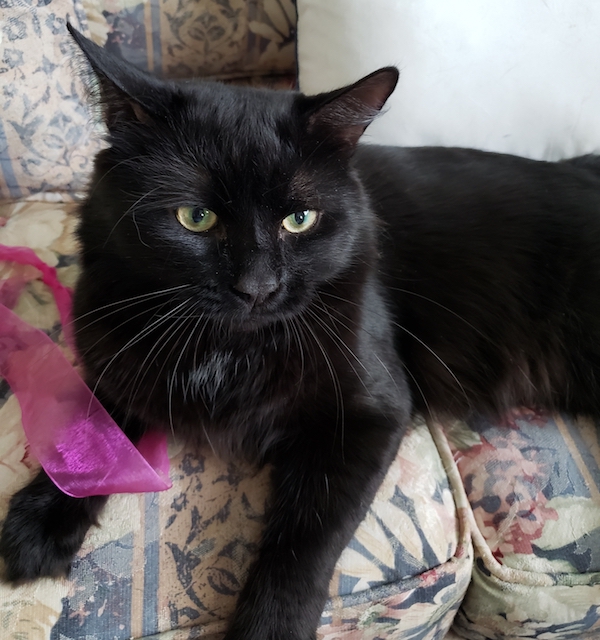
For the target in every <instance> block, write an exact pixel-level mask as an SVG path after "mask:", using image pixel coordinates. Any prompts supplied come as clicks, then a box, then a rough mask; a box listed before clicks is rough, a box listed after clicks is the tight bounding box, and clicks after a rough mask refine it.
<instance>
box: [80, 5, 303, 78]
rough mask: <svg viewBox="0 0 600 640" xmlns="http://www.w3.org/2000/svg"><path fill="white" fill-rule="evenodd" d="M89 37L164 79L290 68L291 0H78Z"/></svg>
mask: <svg viewBox="0 0 600 640" xmlns="http://www.w3.org/2000/svg"><path fill="white" fill-rule="evenodd" d="M83 6H84V8H85V11H86V14H87V16H88V20H89V25H90V30H91V34H92V39H93V40H94V41H95V42H97V43H98V44H100V45H102V46H103V47H105V48H106V49H107V50H110V51H112V52H114V53H116V54H117V55H119V56H121V57H123V58H125V59H126V60H129V61H130V62H133V63H134V64H136V65H137V66H139V67H141V68H142V69H146V70H148V71H152V72H154V73H156V74H157V75H159V76H162V77H167V78H191V77H218V78H223V79H226V78H241V77H253V76H257V75H258V76H272V75H281V74H283V75H288V76H293V74H294V73H295V64H296V62H295V60H296V56H295V47H296V9H295V6H294V3H293V1H292V0H112V1H111V2H99V1H98V0H83Z"/></svg>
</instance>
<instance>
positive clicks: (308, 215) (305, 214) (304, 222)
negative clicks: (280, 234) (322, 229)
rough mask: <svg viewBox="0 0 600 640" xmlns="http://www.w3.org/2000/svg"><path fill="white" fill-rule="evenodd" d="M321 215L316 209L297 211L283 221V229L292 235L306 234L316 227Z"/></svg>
mask: <svg viewBox="0 0 600 640" xmlns="http://www.w3.org/2000/svg"><path fill="white" fill-rule="evenodd" d="M318 218H319V214H318V213H317V212H316V211H315V210H314V209H306V210H305V211H297V212H296V213H292V214H291V215H289V216H287V217H286V218H284V219H283V222H282V223H281V224H282V226H283V228H284V229H285V230H286V231H289V232H290V233H304V232H305V231H308V230H309V229H312V227H314V226H315V224H316V222H317V219H318Z"/></svg>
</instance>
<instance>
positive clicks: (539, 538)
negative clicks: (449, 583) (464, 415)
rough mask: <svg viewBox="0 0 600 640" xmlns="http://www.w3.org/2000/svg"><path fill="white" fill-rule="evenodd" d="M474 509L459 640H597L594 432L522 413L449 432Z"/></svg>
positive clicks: (599, 534)
mask: <svg viewBox="0 0 600 640" xmlns="http://www.w3.org/2000/svg"><path fill="white" fill-rule="evenodd" d="M450 433H451V440H452V444H453V448H454V451H455V457H456V461H457V464H458V469H459V470H460V474H461V477H462V479H463V482H464V487H465V490H466V494H467V496H468V499H469V502H470V504H471V507H472V509H473V511H472V516H471V522H472V529H473V542H474V545H475V557H476V568H475V571H474V574H473V582H472V584H471V586H470V587H469V590H468V592H467V596H466V598H465V601H464V603H463V606H462V608H461V610H460V612H459V614H458V616H457V620H456V626H455V630H456V631H457V632H459V633H460V635H462V636H463V637H465V638H473V639H477V640H479V639H481V638H504V637H507V638H510V637H517V636H518V637H528V638H544V640H559V639H560V640H563V639H566V638H577V639H580V638H598V637H600V437H599V436H600V430H599V429H598V425H594V424H593V423H591V422H590V421H587V420H583V419H581V420H579V421H577V422H576V421H574V420H572V419H570V418H567V417H565V416H559V415H557V416H551V415H548V414H545V413H540V412H536V411H529V410H524V409H522V410H519V411H515V412H514V414H512V415H510V416H507V417H506V419H505V420H504V421H503V423H502V424H490V423H489V422H487V421H485V420H482V419H477V420H473V421H471V422H470V423H469V425H456V426H455V427H454V428H453V429H451V430H450Z"/></svg>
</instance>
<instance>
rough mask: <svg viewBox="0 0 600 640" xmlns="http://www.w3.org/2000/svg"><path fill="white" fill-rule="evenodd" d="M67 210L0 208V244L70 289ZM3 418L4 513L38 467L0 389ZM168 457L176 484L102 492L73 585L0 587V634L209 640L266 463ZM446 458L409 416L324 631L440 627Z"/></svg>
mask: <svg viewBox="0 0 600 640" xmlns="http://www.w3.org/2000/svg"><path fill="white" fill-rule="evenodd" d="M74 213H75V205H74V204H69V203H62V204H61V203H59V204H52V203H45V202H21V203H16V204H12V205H4V206H0V243H3V244H9V245H27V246H29V247H31V248H33V249H35V251H36V252H37V253H38V255H39V256H40V257H41V258H43V259H44V260H45V261H46V262H48V263H49V264H51V265H53V266H56V267H57V268H58V272H59V276H60V278H61V279H62V280H63V282H64V283H65V284H68V285H72V284H73V283H74V281H75V279H76V277H77V264H76V258H75V245H74V242H73V229H74V226H75V216H74V215H73V214H74ZM0 268H1V271H0V277H1V278H2V281H1V284H0V302H2V303H4V304H6V305H8V306H10V307H13V308H14V310H15V311H16V312H17V313H18V314H19V315H21V316H22V317H23V318H25V319H26V320H27V321H28V322H30V323H31V324H33V325H35V326H37V327H39V328H42V329H43V330H45V331H46V332H48V333H49V335H51V336H52V337H53V338H54V339H55V340H57V341H58V343H59V344H60V345H61V346H62V348H63V349H64V350H65V353H67V355H69V352H68V350H67V347H66V346H65V345H64V341H63V340H62V333H61V331H60V325H59V324H58V315H57V312H56V309H55V307H54V304H53V300H52V296H51V294H50V293H49V292H48V290H46V288H45V286H44V285H43V284H42V283H41V282H39V281H38V280H37V279H36V278H37V273H36V271H35V270H34V269H32V268H31V267H23V266H19V265H13V264H2V263H0ZM69 357H71V356H70V355H69ZM0 421H1V423H2V425H3V429H2V432H1V433H0V460H2V464H1V465H0V516H1V515H2V514H4V513H5V512H6V508H7V505H8V499H9V497H10V495H11V494H12V493H14V492H15V491H16V490H18V489H19V488H20V487H21V486H22V485H24V484H25V483H26V482H27V481H28V479H29V478H30V477H31V475H32V474H33V473H34V470H35V469H36V467H37V464H36V461H35V460H33V459H32V457H31V456H30V454H29V451H28V447H27V443H26V441H25V438H24V435H23V431H22V427H21V424H20V412H19V407H18V404H17V402H16V399H15V397H14V396H13V395H11V393H10V390H9V389H8V387H7V386H6V385H2V386H0ZM170 457H171V477H172V480H173V485H174V486H173V488H172V489H171V490H169V491H166V492H163V493H157V494H146V495H118V496H113V497H112V498H111V500H110V501H109V504H108V508H107V509H106V511H105V513H104V515H103V518H102V522H101V525H102V526H101V527H100V528H94V529H93V530H92V531H91V532H90V534H89V535H88V537H87V539H86V541H85V544H84V547H83V549H82V551H81V553H80V556H79V558H78V560H77V562H76V563H75V566H74V568H73V573H72V576H71V579H70V580H61V581H49V580H47V581H41V582H39V583H37V584H35V585H29V586H25V587H19V588H18V589H12V588H10V587H8V586H5V585H0V637H40V638H51V639H52V640H76V639H79V638H83V637H86V638H94V639H103V640H104V639H106V640H108V639H110V640H115V639H118V640H121V639H124V638H130V637H134V638H140V637H148V636H149V637H159V636H160V638H161V639H162V640H167V638H168V639H179V638H181V639H183V638H186V639H188V638H196V637H200V636H202V637H205V636H208V637H212V636H213V635H214V636H215V637H216V636H218V634H220V633H221V632H222V631H223V630H224V629H225V627H226V624H227V620H228V618H229V616H230V615H231V612H232V610H233V607H234V605H235V598H236V594H237V592H238V591H239V589H240V586H241V584H242V583H243V581H244V576H245V573H246V571H247V568H248V565H249V563H250V562H251V560H252V557H253V555H254V553H255V551H256V549H257V544H258V540H259V536H260V532H261V529H262V523H263V516H264V511H265V502H266V500H267V499H268V492H269V483H268V469H263V470H262V471H260V472H256V471H251V470H248V469H240V468H237V467H235V466H233V465H227V464H224V463H222V462H220V461H219V460H217V459H216V458H215V457H214V456H213V455H212V454H211V452H210V450H208V451H188V450H184V449H183V448H182V447H181V446H180V445H178V444H176V443H172V444H171V448H170ZM448 465H450V467H452V458H451V455H450V454H448V455H447V456H446V459H445V460H444V461H443V462H442V460H441V459H440V457H439V455H438V453H437V449H436V446H435V444H434V441H433V440H432V437H431V435H430V432H429V430H428V429H427V427H426V426H425V425H424V424H423V423H416V424H415V425H414V427H413V429H412V430H411V431H410V432H409V434H408V435H407V436H406V438H405V439H404V442H403V444H402V446H401V448H400V451H399V453H398V457H397V458H396V460H395V462H394V463H393V464H392V467H391V469H390V471H389V473H388V475H387V477H386V479H385V481H384V483H383V485H382V487H381V489H380V491H379V493H378V495H377V498H376V500H375V502H374V503H373V505H372V506H371V509H370V510H369V513H368V515H367V517H366V518H365V520H364V522H363V523H362V525H361V527H360V528H359V530H358V531H357V532H356V535H355V537H354V539H353V540H352V541H351V543H350V544H349V546H348V548H347V549H346V550H345V551H344V553H343V555H342V557H341V558H340V561H339V562H338V565H337V568H336V571H335V574H334V577H333V580H332V582H331V589H330V593H331V599H330V600H329V602H328V603H327V606H326V609H325V612H324V614H323V618H322V624H321V629H320V635H321V637H324V638H331V639H333V638H341V637H350V636H351V637H353V638H357V637H359V638H364V639H371V638H373V639H374V638H382V639H383V638H396V639H399V638H407V639H408V638H415V637H419V638H423V639H433V638H439V637H442V636H443V635H444V634H445V633H446V631H447V630H448V628H449V627H450V625H451V624H452V619H453V618H454V615H455V613H456V609H457V608H458V606H459V605H460V603H461V601H462V599H463V597H464V593H465V591H466V588H467V586H468V583H469V580H470V576H471V571H472V549H471V545H470V539H469V534H468V527H467V526H466V523H467V519H466V509H465V507H466V502H465V503H462V504H461V503H459V509H458V510H457V508H456V506H455V500H454V497H453V495H458V496H459V500H460V499H462V498H461V494H460V492H459V491H458V487H456V486H452V485H451V484H450V483H449V480H448V477H447V475H446V472H445V467H448ZM424 469H426V470H427V472H426V473H424V472H423V470H424ZM457 477H458V476H457V475H456V474H455V479H454V482H456V478H457ZM35 634H38V635H35ZM39 634H41V635H39Z"/></svg>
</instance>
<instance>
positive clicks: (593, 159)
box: [562, 153, 600, 178]
mask: <svg viewBox="0 0 600 640" xmlns="http://www.w3.org/2000/svg"><path fill="white" fill-rule="evenodd" d="M562 162H564V163H565V164H570V165H573V166H575V167H579V168H580V169H587V170H588V171H591V172H592V173H593V174H594V175H595V176H597V177H599V178H600V155H598V154H595V153H588V154H586V155H585V156H577V157H576V158H569V159H568V160H563V161H562Z"/></svg>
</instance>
